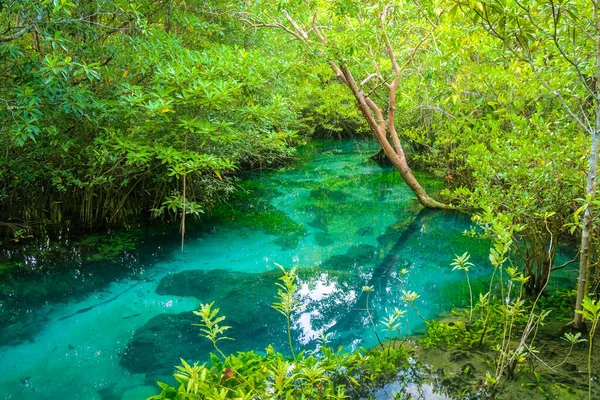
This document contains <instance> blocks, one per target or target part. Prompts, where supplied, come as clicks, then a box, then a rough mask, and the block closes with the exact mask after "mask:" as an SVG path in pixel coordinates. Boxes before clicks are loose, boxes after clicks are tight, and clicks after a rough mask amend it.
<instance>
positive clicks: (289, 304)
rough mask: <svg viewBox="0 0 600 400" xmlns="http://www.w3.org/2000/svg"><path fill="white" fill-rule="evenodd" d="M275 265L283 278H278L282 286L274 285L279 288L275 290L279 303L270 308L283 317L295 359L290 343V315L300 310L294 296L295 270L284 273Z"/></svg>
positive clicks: (281, 267)
mask: <svg viewBox="0 0 600 400" xmlns="http://www.w3.org/2000/svg"><path fill="white" fill-rule="evenodd" d="M275 265H277V267H279V269H281V272H283V276H282V277H281V278H279V280H281V281H282V282H283V284H281V283H276V285H277V286H278V287H279V289H278V290H277V299H278V300H279V301H278V302H275V303H273V305H272V307H273V308H274V309H275V310H277V311H278V312H279V313H280V314H281V315H283V316H284V317H285V320H286V323H287V335H288V342H289V345H290V351H291V352H292V357H293V358H296V354H295V353H294V345H293V342H292V329H291V318H292V313H293V312H294V311H296V310H298V309H299V308H300V302H299V301H298V296H297V294H296V292H297V290H298V284H297V283H296V281H297V280H298V277H297V275H296V268H295V267H294V268H292V269H291V270H290V271H286V270H285V268H283V266H281V265H279V264H275Z"/></svg>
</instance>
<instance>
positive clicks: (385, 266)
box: [332, 208, 441, 331]
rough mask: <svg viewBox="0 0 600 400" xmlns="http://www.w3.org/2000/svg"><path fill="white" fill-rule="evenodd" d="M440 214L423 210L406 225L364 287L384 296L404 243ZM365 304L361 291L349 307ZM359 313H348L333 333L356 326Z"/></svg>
mask: <svg viewBox="0 0 600 400" xmlns="http://www.w3.org/2000/svg"><path fill="white" fill-rule="evenodd" d="M438 212H441V211H438V210H431V209H428V208H423V209H421V211H419V213H418V214H417V216H416V217H415V219H414V220H413V221H412V222H411V223H410V225H408V227H407V228H406V229H405V230H404V231H403V232H402V233H401V234H400V236H398V240H396V243H395V244H394V246H393V247H392V248H391V250H390V251H389V252H388V254H387V255H386V256H385V258H384V259H383V261H382V262H381V263H380V264H379V265H377V267H375V269H374V270H373V274H372V276H371V278H370V279H369V281H368V283H367V285H366V286H370V287H373V288H375V290H376V292H377V293H380V294H384V293H386V291H385V288H387V287H388V286H389V283H388V281H389V278H390V276H391V275H392V271H393V270H394V268H396V266H397V265H398V262H399V261H400V258H401V256H402V254H401V253H402V249H403V247H404V245H405V244H406V242H407V241H408V240H409V239H410V238H411V237H412V236H413V235H414V234H415V233H416V232H418V231H419V229H420V228H421V227H422V226H423V223H424V222H425V221H426V220H427V219H428V218H431V216H433V215H435V214H436V213H438ZM366 302H367V292H366V291H364V290H363V291H362V293H361V295H360V296H359V297H358V298H357V299H356V302H355V303H354V305H353V306H351V309H352V310H358V309H360V308H361V307H364V305H365V304H366ZM360 316H361V313H357V312H348V313H347V314H346V316H345V317H344V318H342V319H341V320H340V321H338V322H337V323H336V324H335V325H334V326H333V328H332V329H333V330H334V331H340V330H341V331H346V330H349V329H350V328H351V327H352V326H353V325H355V324H356V320H357V319H358V318H360Z"/></svg>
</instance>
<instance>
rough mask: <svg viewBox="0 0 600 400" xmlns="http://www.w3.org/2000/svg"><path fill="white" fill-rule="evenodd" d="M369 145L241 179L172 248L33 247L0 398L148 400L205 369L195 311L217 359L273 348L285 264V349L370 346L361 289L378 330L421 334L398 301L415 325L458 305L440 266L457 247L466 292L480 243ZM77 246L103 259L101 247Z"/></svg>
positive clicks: (7, 290) (6, 304)
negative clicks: (412, 298)
mask: <svg viewBox="0 0 600 400" xmlns="http://www.w3.org/2000/svg"><path fill="white" fill-rule="evenodd" d="M375 150H376V145H375V144H373V143H371V142H341V143H340V142H337V143H333V142H332V143H322V144H320V145H318V146H314V147H311V148H310V149H307V150H305V151H304V153H303V154H302V155H301V157H300V158H301V159H300V160H299V161H298V162H296V163H295V164H293V165H292V166H290V167H287V168H285V169H283V170H280V171H273V172H268V173H263V174H260V175H256V176H254V177H252V178H251V179H249V180H246V181H243V182H241V195H240V196H239V198H238V199H237V200H235V201H233V202H231V203H229V204H227V205H223V206H219V207H218V208H217V209H216V210H215V212H214V214H213V215H212V216H211V217H210V218H209V220H208V222H206V223H205V224H203V226H202V227H190V229H189V233H188V237H187V240H186V244H185V251H184V252H183V253H181V251H180V249H179V247H178V245H177V237H176V229H173V230H169V229H166V230H165V232H162V233H160V232H156V231H144V229H142V228H137V229H136V230H135V232H137V233H136V236H135V238H136V239H135V240H134V239H130V238H129V239H128V237H127V236H126V235H125V236H123V235H121V236H118V235H117V236H115V237H117V239H118V240H117V239H115V241H117V242H118V243H120V245H121V247H118V248H117V249H116V250H114V249H113V250H111V251H112V252H113V253H115V254H116V255H115V254H112V258H104V259H103V258H98V257H96V258H94V257H90V256H86V255H85V254H84V252H81V254H80V253H79V250H77V249H78V248H79V247H78V246H80V244H81V242H79V244H77V245H76V244H69V243H67V244H63V245H62V247H60V248H58V250H57V249H56V248H53V247H52V246H53V244H52V243H47V244H46V245H45V246H46V248H50V249H52V250H53V251H54V253H52V254H54V255H55V257H54V259H52V260H51V259H45V258H44V257H42V256H36V257H37V258H35V257H33V256H32V257H31V259H30V260H28V261H27V262H28V263H29V264H28V265H29V266H30V271H29V272H28V273H23V274H22V275H19V276H18V277H17V278H15V280H14V281H13V283H10V284H9V283H6V282H5V283H4V284H3V286H2V288H1V289H2V290H1V291H0V296H1V297H0V310H1V313H2V314H1V318H2V319H1V320H0V322H1V323H2V333H1V334H0V370H1V371H2V374H0V398H3V399H46V398H47V399H140V398H145V397H147V396H150V395H152V394H154V393H156V386H155V381H156V380H168V379H169V377H170V375H171V373H172V371H173V367H174V365H176V364H178V363H179V357H184V358H186V359H187V360H188V361H196V360H205V359H206V358H207V355H208V352H209V351H210V346H209V343H208V342H207V341H206V340H205V339H203V338H201V337H199V336H198V328H197V327H193V326H191V324H193V323H197V322H198V320H197V317H195V316H194V315H193V314H192V313H191V311H192V310H195V309H197V308H198V306H199V304H200V303H201V302H212V301H215V305H216V306H218V307H219V308H220V309H221V313H222V314H223V315H226V316H227V320H226V322H227V324H228V325H231V326H232V329H231V330H229V331H228V336H230V337H233V338H235V341H231V342H229V341H228V342H223V343H224V345H223V349H224V350H225V351H226V352H233V351H236V350H250V349H255V350H256V351H261V350H263V349H264V348H265V347H266V346H267V345H268V344H269V343H272V344H274V345H275V347H276V348H277V349H278V350H280V351H283V352H285V351H287V347H286V340H287V337H286V332H285V321H284V320H283V319H282V317H281V315H279V314H278V313H277V312H276V311H275V310H273V309H272V308H271V307H270V304H271V303H272V302H273V301H274V296H275V294H276V288H275V285H274V283H275V282H276V281H277V279H278V277H279V276H280V275H281V274H280V273H279V270H278V268H277V266H276V263H277V264H281V265H283V266H285V267H286V268H291V267H292V266H297V267H298V275H299V279H300V289H299V294H300V300H301V303H302V308H301V309H300V310H299V311H298V312H296V313H295V314H294V315H293V318H292V327H293V335H294V343H295V347H296V348H297V349H298V350H300V349H307V350H310V349H314V348H315V347H316V345H317V340H316V339H317V337H318V332H319V331H324V332H326V333H331V334H332V336H331V338H332V341H333V344H334V345H338V344H344V345H345V348H347V349H349V350H352V349H355V348H357V347H359V346H372V345H374V344H376V339H375V337H374V334H373V329H372V327H371V326H370V325H369V323H368V316H367V313H366V312H365V308H366V296H365V293H364V291H363V290H362V288H363V287H364V286H373V288H374V292H373V293H371V295H370V299H369V307H370V308H371V309H372V310H373V311H372V314H373V316H374V319H375V320H376V321H380V320H381V319H382V318H383V317H385V316H387V315H388V314H389V313H391V311H392V310H393V309H394V308H395V307H398V308H401V309H407V310H409V312H408V313H407V318H406V320H405V321H404V325H403V327H402V331H403V333H404V332H406V331H409V332H413V331H415V330H419V329H422V328H423V325H424V324H423V321H422V320H421V319H420V318H419V317H418V316H417V315H416V313H415V312H414V311H413V310H412V309H410V307H407V305H406V304H405V303H404V302H403V301H402V299H401V296H402V290H407V291H415V292H417V293H418V294H419V295H420V297H419V298H418V299H417V300H416V302H415V305H416V306H417V307H418V309H419V311H420V313H421V314H422V316H423V317H424V318H433V317H435V316H436V315H438V314H439V313H440V312H442V311H447V310H449V309H450V308H451V307H453V306H456V305H464V304H466V303H465V302H466V301H467V299H468V297H467V296H468V291H467V287H466V284H465V280H464V275H463V274H461V273H458V272H452V271H451V268H450V267H449V264H450V263H451V261H452V258H454V255H455V254H462V253H463V252H465V251H467V250H468V251H470V252H471V253H472V261H473V262H474V263H475V264H476V265H477V268H476V269H474V270H473V273H472V276H471V279H472V280H473V282H474V285H475V286H477V285H478V284H479V283H478V279H479V278H484V277H485V276H487V275H488V273H489V268H490V267H489V265H488V263H487V261H486V260H487V251H488V245H487V243H484V242H481V241H478V240H477V239H472V238H469V237H466V236H464V235H463V234H462V232H463V231H465V230H467V229H469V227H470V221H469V218H468V216H465V215H463V214H458V213H451V212H431V211H427V210H423V209H422V208H421V207H420V206H419V205H418V204H417V203H416V201H415V200H414V198H413V197H414V196H413V195H412V193H411V192H410V190H409V189H408V188H407V187H406V186H405V185H404V184H403V183H402V182H401V180H400V177H399V176H398V174H397V173H396V172H394V171H392V170H390V169H388V168H382V167H380V166H378V165H377V164H376V163H374V162H372V161H370V160H369V159H368V156H369V155H371V154H372V153H373V152H374V151H375ZM418 177H419V179H420V180H421V181H422V182H423V184H424V185H425V186H426V187H427V188H428V189H429V190H432V191H433V190H436V188H438V185H439V183H437V182H436V181H435V180H433V179H431V178H430V177H429V176H427V175H424V174H420V175H419V176H418ZM140 231H141V233H140ZM169 232H171V233H170V234H169ZM115 235H116V234H115ZM140 237H141V239H140ZM87 240H88V241H87V244H88V247H93V248H99V249H102V251H104V252H109V250H107V247H108V245H107V244H106V242H102V243H104V244H102V245H98V243H101V242H94V240H91V239H87ZM84 243H85V242H84ZM111 243H112V242H111ZM123 243H125V245H123ZM102 246H104V247H102ZM61 249H62V250H61ZM65 253H67V254H65ZM57 254H59V255H60V254H62V257H63V258H60V257H59V256H57ZM402 269H406V270H407V271H408V273H407V274H406V275H404V276H402V275H401V274H400V270H402ZM48 270H49V271H50V272H47V271H48ZM32 271H33V272H32ZM379 328H381V326H379ZM380 335H381V336H382V337H384V336H385V333H384V332H383V331H381V329H380Z"/></svg>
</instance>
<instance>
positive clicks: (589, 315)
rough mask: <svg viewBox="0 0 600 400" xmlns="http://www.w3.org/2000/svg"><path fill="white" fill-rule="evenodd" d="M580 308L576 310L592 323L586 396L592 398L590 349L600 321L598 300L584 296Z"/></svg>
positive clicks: (590, 349)
mask: <svg viewBox="0 0 600 400" xmlns="http://www.w3.org/2000/svg"><path fill="white" fill-rule="evenodd" d="M581 306H582V309H581V310H577V313H579V314H581V315H582V316H583V317H584V318H585V319H586V320H588V321H590V323H591V324H592V326H591V328H590V331H589V347H588V359H587V363H588V368H587V370H588V398H589V399H590V400H591V399H592V349H593V348H594V334H595V333H596V328H598V323H599V322H600V302H598V301H597V300H596V301H594V300H592V299H590V298H589V297H585V298H584V299H583V302H582V303H581Z"/></svg>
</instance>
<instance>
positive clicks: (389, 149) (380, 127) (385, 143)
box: [334, 66, 454, 210]
mask: <svg viewBox="0 0 600 400" xmlns="http://www.w3.org/2000/svg"><path fill="white" fill-rule="evenodd" d="M334 71H335V69H334ZM339 71H341V72H342V74H343V77H344V79H343V82H344V83H345V84H346V85H347V86H348V87H349V88H350V90H351V91H352V94H353V95H354V98H355V99H356V101H357V103H358V108H359V109H360V111H361V113H362V114H363V116H364V117H365V119H366V120H367V123H368V124H369V127H370V128H371V132H372V133H373V135H374V136H375V138H376V139H377V142H378V143H379V145H380V146H381V148H382V150H383V152H384V153H385V155H386V156H387V157H388V159H389V160H390V162H391V163H392V165H393V166H394V168H395V169H396V170H397V171H398V172H399V173H400V176H401V177H402V179H403V180H404V182H405V183H406V184H407V185H408V187H409V188H410V189H411V190H412V191H413V193H414V194H415V196H417V199H418V200H419V203H421V205H423V207H426V208H437V209H445V210H448V209H453V208H454V207H453V206H451V205H448V204H444V203H440V202H439V201H436V200H434V199H432V198H431V197H430V196H429V195H428V194H427V192H426V191H425V189H423V187H422V186H421V184H419V181H417V178H415V176H414V174H413V173H412V170H411V169H410V167H409V166H408V163H407V161H406V156H405V154H404V149H403V148H402V145H401V143H400V139H399V138H398V133H397V132H396V129H395V126H394V108H395V105H396V102H395V96H396V90H397V88H398V81H397V79H398V78H397V77H396V78H395V79H394V80H393V82H392V84H391V85H390V86H389V90H390V104H389V108H388V120H387V122H386V120H385V119H384V117H383V112H382V111H381V109H380V108H379V107H377V105H376V104H375V102H373V100H371V99H370V98H369V97H368V96H366V95H365V93H364V92H363V91H362V90H361V89H360V88H359V87H358V85H357V84H356V81H355V80H354V78H353V76H352V73H351V72H350V70H349V69H348V68H347V67H346V66H342V67H339ZM388 133H389V135H390V136H391V137H392V141H393V143H394V146H392V145H391V144H390V142H389V140H388V138H387V137H388Z"/></svg>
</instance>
